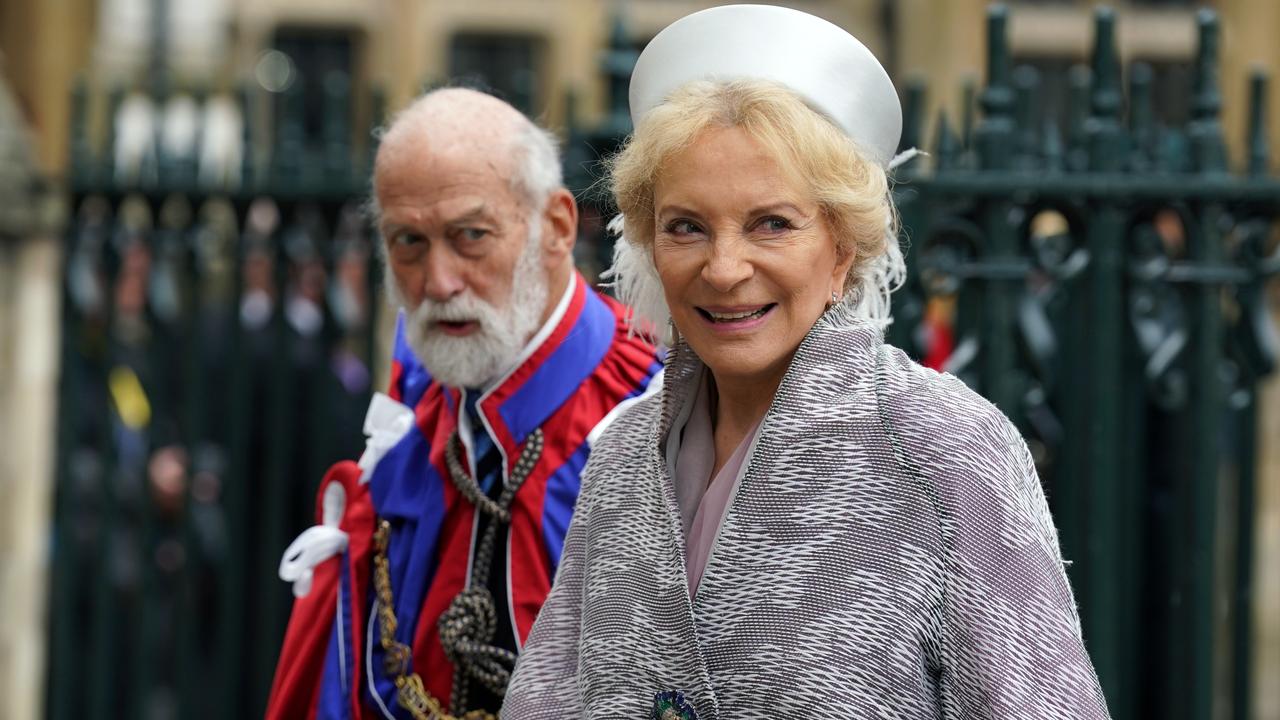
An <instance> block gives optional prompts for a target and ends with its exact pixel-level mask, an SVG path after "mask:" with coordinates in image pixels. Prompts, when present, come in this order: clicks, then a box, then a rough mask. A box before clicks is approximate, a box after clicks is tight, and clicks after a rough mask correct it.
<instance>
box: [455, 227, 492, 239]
mask: <svg viewBox="0 0 1280 720" xmlns="http://www.w3.org/2000/svg"><path fill="white" fill-rule="evenodd" d="M458 234H459V235H460V236H461V237H462V239H463V240H466V241H468V242H476V241H477V240H483V239H484V238H486V237H488V235H489V231H488V230H484V229H482V228H462V230H461V231H459V233H458Z"/></svg>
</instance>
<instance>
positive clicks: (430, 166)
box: [267, 89, 661, 718]
mask: <svg viewBox="0 0 1280 720" xmlns="http://www.w3.org/2000/svg"><path fill="white" fill-rule="evenodd" d="M374 196H375V198H374V199H375V201H376V203H375V204H376V207H377V210H378V212H377V215H378V225H379V230H380V232H381V235H382V238H383V243H384V248H383V249H384V251H385V261H386V269H387V270H388V271H389V273H388V275H389V278H388V280H389V282H388V283H387V286H388V293H389V296H390V298H391V301H392V304H394V305H397V306H399V307H400V308H402V314H401V317H400V326H399V329H398V331H397V341H396V349H395V351H394V360H393V369H392V387H391V389H390V392H389V394H388V395H386V396H382V395H380V396H378V397H375V399H374V402H373V404H372V405H371V407H370V411H369V415H368V418H367V419H366V421H365V429H366V432H367V433H368V434H369V435H370V438H369V449H368V450H367V451H366V453H365V456H364V457H363V458H361V461H360V463H359V464H357V463H352V462H345V463H340V464H338V465H337V466H335V467H334V468H332V469H331V470H330V471H329V473H328V474H327V475H326V477H325V479H324V482H323V483H322V484H321V488H320V497H319V498H318V501H317V516H318V525H317V526H316V527H313V528H311V529H309V530H308V531H307V532H305V533H303V535H302V536H301V537H299V538H298V540H297V541H295V543H294V544H293V545H292V546H291V547H290V548H289V550H288V551H287V552H286V554H285V558H284V561H283V562H282V564H281V576H282V577H283V578H285V579H286V580H291V581H294V593H295V595H297V596H298V599H297V600H296V602H295V604H294V608H293V614H292V617H291V619H290V623H289V629H288V632H287V635H286V637H285V642H284V647H283V649H282V651H281V654H280V662H279V667H278V668H277V670H276V677H275V682H274V685H273V688H272V692H271V699H270V701H269V704H268V709H267V716H268V717H273V718H285V717H288V718H301V717H307V718H310V717H320V718H338V717H341V718H358V717H376V718H382V717H395V718H424V717H431V718H437V717H441V718H447V717H451V715H450V714H449V713H452V714H453V715H456V716H460V717H467V718H484V717H490V716H491V714H493V713H496V712H497V710H498V707H499V706H500V705H501V703H502V696H503V693H504V692H505V688H506V682H507V679H508V678H509V676H510V671H511V668H512V665H513V664H514V661H515V658H516V655H517V654H518V653H519V651H520V648H521V645H522V644H523V642H524V640H525V637H526V636H527V635H528V633H529V630H530V628H531V626H532V625H533V621H534V618H535V617H536V616H537V614H538V610H539V609H540V608H541V607H542V603H543V600H544V599H545V598H546V595H547V592H548V591H549V590H550V587H551V581H552V578H553V577H554V575H555V572H556V567H557V564H558V561H559V557H560V550H561V547H562V545H563V542H564V536H565V532H566V530H567V527H568V524H569V519H570V517H571V514H572V511H573V506H574V502H575V500H576V499H577V494H578V473H579V471H581V469H582V467H583V465H585V464H586V460H587V455H588V453H589V452H590V449H591V442H592V440H593V439H594V438H595V436H596V434H597V433H598V432H599V431H600V430H601V429H602V428H603V426H604V425H605V424H607V423H608V422H609V420H610V419H611V418H613V417H615V416H616V415H617V413H618V411H619V410H620V409H621V408H622V407H623V406H624V405H626V404H628V403H629V402H632V401H634V400H636V399H638V398H639V397H642V396H644V395H645V394H646V393H647V392H648V391H649V390H651V389H655V388H656V387H657V386H658V384H659V382H658V381H657V380H656V379H655V375H656V374H657V373H659V372H660V368H661V362H660V357H659V356H658V353H657V351H655V349H654V348H653V347H652V346H650V345H648V344H646V343H644V342H643V341H641V340H640V339H638V338H635V337H632V336H630V335H629V333H628V331H627V325H626V322H625V320H624V315H625V312H624V308H622V306H620V305H618V304H616V303H614V302H613V301H612V300H610V299H608V298H606V297H603V296H601V295H598V294H596V293H595V292H594V291H593V290H591V289H590V288H589V287H588V286H587V285H586V283H585V282H584V280H583V279H582V277H581V276H579V275H578V274H577V273H576V272H575V270H574V268H573V261H572V250H573V245H574V240H575V236H576V233H577V218H578V214H577V207H576V205H575V204H574V200H573V196H572V195H571V194H570V193H569V192H568V191H567V190H565V189H564V187H563V186H562V185H561V179H560V163H559V159H558V158H557V154H556V149H555V144H554V140H553V139H552V138H551V136H550V135H549V134H548V133H546V132H545V131H543V130H541V129H539V128H537V127H536V126H534V125H533V124H532V123H531V122H529V121H528V120H527V119H526V118H525V117H524V116H522V115H521V114H520V113H519V112H517V111H516V110H514V109H513V108H511V107H510V106H509V105H507V104H505V103H503V102H501V101H500V100H497V99H495V98H493V97H490V96H487V95H483V94H481V93H478V92H474V91H471V90H463V89H446V90H438V91H435V92H432V93H430V94H428V95H426V96H424V97H422V98H420V99H419V100H417V101H416V102H415V103H414V104H413V105H411V106H410V107H409V108H408V109H406V110H405V111H403V112H402V113H401V114H400V115H399V117H397V118H396V119H395V121H394V122H393V123H392V124H391V127H390V128H389V129H388V130H387V132H386V134H385V136H384V137H383V139H382V144H381V147H380V149H379V151H378V157H377V162H376V165H375V168H374Z"/></svg>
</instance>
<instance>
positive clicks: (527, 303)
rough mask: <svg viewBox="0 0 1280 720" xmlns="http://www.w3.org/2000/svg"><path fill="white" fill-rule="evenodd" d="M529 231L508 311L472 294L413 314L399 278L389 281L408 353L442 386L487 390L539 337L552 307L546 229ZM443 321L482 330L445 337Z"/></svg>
mask: <svg viewBox="0 0 1280 720" xmlns="http://www.w3.org/2000/svg"><path fill="white" fill-rule="evenodd" d="M528 227H529V229H530V230H529V237H528V240H527V241H526V243H525V247H524V250H523V251H522V252H521V253H520V258H519V260H517V261H516V266H515V270H514V271H513V272H512V274H511V296H510V298H509V299H508V300H507V307H505V308H498V307H494V306H493V305H491V304H489V303H487V302H485V301H484V300H481V299H480V298H478V297H476V296H475V294H474V293H472V292H471V289H470V288H467V289H466V290H464V291H462V293H461V294H460V295H458V296H456V297H454V298H452V299H450V300H448V301H447V302H443V303H438V302H434V301H432V300H428V299H424V300H423V301H422V303H421V304H419V305H418V306H417V307H416V308H410V307H408V305H407V303H406V302H405V299H404V294H403V293H402V292H401V290H400V288H399V287H398V286H397V284H396V282H395V278H394V277H389V278H387V280H388V282H387V283H386V287H387V295H388V299H389V300H390V302H391V305H392V306H393V307H400V308H404V311H405V339H406V340H407V341H408V342H409V347H410V348H411V349H412V350H413V353H414V355H417V356H418V359H419V360H421V361H422V364H423V365H424V366H426V368H427V372H429V373H431V376H432V377H433V378H435V379H436V380H438V381H440V382H441V383H443V384H445V385H448V386H450V387H456V388H482V387H484V386H485V385H486V384H488V383H489V382H492V381H494V380H497V379H498V377H499V374H500V373H503V372H505V371H509V370H510V369H512V368H513V366H514V365H515V364H516V361H517V360H519V357H520V353H521V351H522V350H523V349H524V346H525V344H526V343H527V342H529V339H530V338H531V337H533V334H534V333H535V332H537V330H538V326H539V324H540V321H541V319H542V313H543V310H544V309H545V307H546V302H547V279H546V277H545V275H544V272H545V271H544V270H543V268H542V243H541V237H540V236H541V232H540V230H541V223H540V222H537V220H536V219H533V220H531V221H530V222H529V224H528ZM388 274H390V273H388ZM441 320H445V321H462V320H474V321H475V322H476V323H477V324H478V325H479V328H478V329H477V330H476V331H475V332H473V333H471V334H470V335H467V336H465V337H456V336H452V335H446V334H444V333H441V332H439V331H435V330H433V328H434V325H435V323H436V322H439V321H441Z"/></svg>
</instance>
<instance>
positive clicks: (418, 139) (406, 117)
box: [374, 88, 563, 209]
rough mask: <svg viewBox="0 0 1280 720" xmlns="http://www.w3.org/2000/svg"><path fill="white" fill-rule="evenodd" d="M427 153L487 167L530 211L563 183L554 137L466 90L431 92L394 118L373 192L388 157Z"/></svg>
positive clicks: (380, 154)
mask: <svg viewBox="0 0 1280 720" xmlns="http://www.w3.org/2000/svg"><path fill="white" fill-rule="evenodd" d="M428 154H429V155H435V156H446V155H450V156H454V157H465V158H467V159H468V161H469V162H473V163H477V164H486V165H488V166H489V167H490V168H492V169H493V170H494V171H495V172H497V173H498V174H499V175H502V176H503V177H507V178H509V179H510V182H511V187H512V189H513V190H514V191H516V192H517V193H519V194H520V195H521V196H522V197H523V198H524V199H525V201H526V202H527V203H528V204H529V205H530V206H531V207H532V208H534V209H538V208H541V207H542V206H543V205H544V204H545V203H546V199H547V196H548V195H549V194H550V193H552V192H554V191H555V190H557V189H559V188H560V187H562V186H563V180H562V176H561V171H560V158H559V154H558V152H557V150H556V139H555V137H554V136H553V135H552V134H551V133H549V132H547V131H546V130H543V129H542V128H539V127H538V126H537V125H534V124H533V123H532V122H530V120H529V119H528V118H526V117H525V116H524V115H523V114H521V113H520V111H519V110H516V109H515V108H513V107H511V106H510V105H508V104H507V103H505V102H503V101H502V100H499V99H498V98H496V97H493V96H492V95H486V94H485V93H482V92H477V91H475V90H470V89H467V88H443V89H440V90H434V91H432V92H429V93H427V94H425V95H423V96H422V97H420V98H418V99H417V100H416V101H414V102H413V104H412V105H410V106H409V107H407V108H405V109H404V110H403V111H401V112H400V113H399V114H398V115H397V116H396V117H395V119H394V120H392V122H391V124H390V125H389V126H388V127H387V129H386V131H385V132H384V133H383V135H382V138H381V142H380V144H379V147H378V155H377V159H376V162H375V165H374V185H375V190H376V186H377V183H378V178H379V175H380V173H379V170H380V169H381V168H382V167H383V166H385V165H386V164H387V163H388V161H389V160H390V159H392V158H397V157H404V156H415V157H423V156H425V155H428Z"/></svg>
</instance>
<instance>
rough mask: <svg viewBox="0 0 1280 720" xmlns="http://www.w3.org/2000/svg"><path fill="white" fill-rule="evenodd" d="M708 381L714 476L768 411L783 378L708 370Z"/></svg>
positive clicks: (779, 375)
mask: <svg viewBox="0 0 1280 720" xmlns="http://www.w3.org/2000/svg"><path fill="white" fill-rule="evenodd" d="M784 370H785V369H784ZM708 381H709V382H710V383H711V387H710V388H709V390H710V397H709V399H710V401H711V403H710V405H711V429H712V434H713V436H714V438H715V450H716V458H715V464H714V466H713V469H712V473H711V475H712V477H715V475H716V473H718V472H720V468H722V467H724V464H725V463H726V462H728V461H729V458H730V456H732V455H733V452H734V450H737V449H738V446H739V445H740V444H742V441H743V440H744V439H746V437H747V435H748V434H749V433H751V431H752V430H754V429H755V427H756V426H757V425H758V424H759V423H760V420H761V419H762V418H764V415H765V413H766V412H768V411H769V406H770V405H771V404H772V403H773V396H774V394H775V393H777V391H778V385H779V384H780V383H781V382H782V373H778V375H777V377H768V378H764V377H751V378H739V377H732V376H727V377H726V376H720V375H717V374H716V373H715V371H714V370H710V372H709V374H708Z"/></svg>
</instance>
